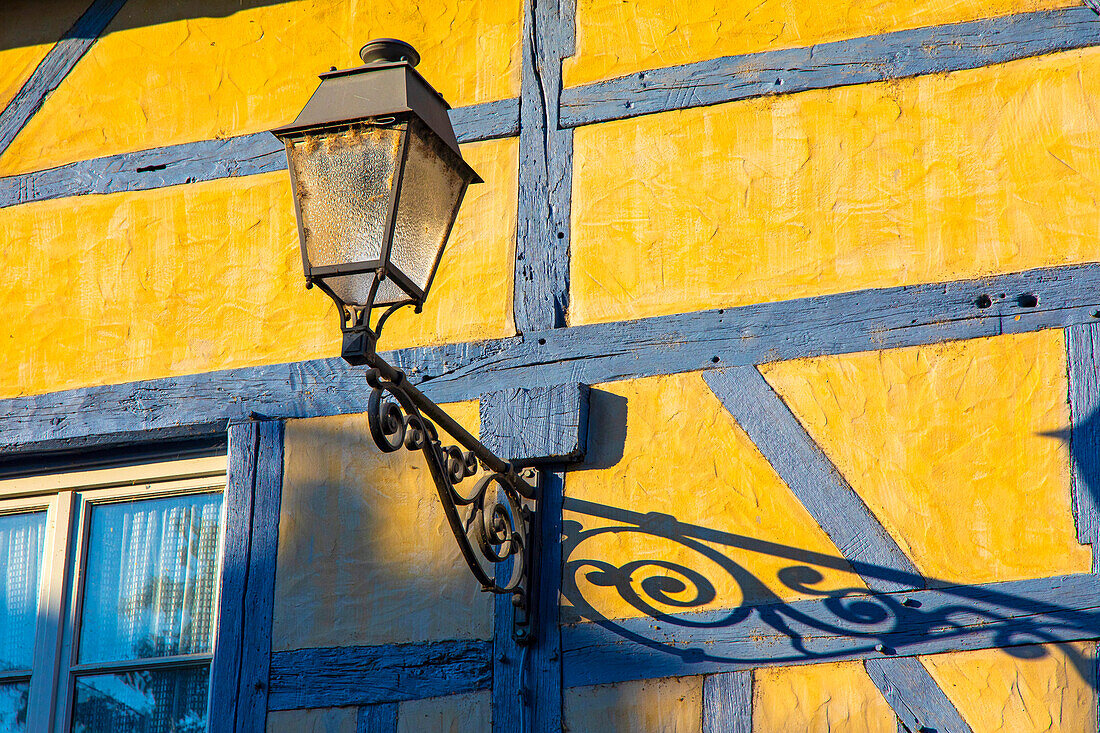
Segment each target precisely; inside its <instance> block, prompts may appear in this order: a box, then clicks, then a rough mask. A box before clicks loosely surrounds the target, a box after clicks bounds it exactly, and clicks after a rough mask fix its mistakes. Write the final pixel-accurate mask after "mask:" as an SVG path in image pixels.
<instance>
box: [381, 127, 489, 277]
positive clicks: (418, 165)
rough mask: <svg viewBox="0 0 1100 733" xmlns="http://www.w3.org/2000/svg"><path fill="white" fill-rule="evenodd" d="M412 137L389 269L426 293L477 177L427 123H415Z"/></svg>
mask: <svg viewBox="0 0 1100 733" xmlns="http://www.w3.org/2000/svg"><path fill="white" fill-rule="evenodd" d="M409 135H410V137H409V152H408V157H407V158H406V161H405V171H404V174H403V175H402V183H401V191H400V195H399V197H398V200H397V218H396V221H395V223H394V230H393V246H392V247H391V249H390V265H391V267H396V268H397V269H398V270H400V271H401V272H402V273H403V274H404V275H405V276H406V277H408V278H409V280H411V281H412V283H413V284H414V285H415V286H416V287H417V288H419V289H420V290H422V291H424V292H425V294H427V290H428V286H429V284H430V283H431V279H432V273H433V272H434V271H435V268H436V265H437V264H438V262H439V257H440V255H441V254H442V252H443V246H444V244H446V242H447V235H448V234H450V231H451V226H452V225H453V224H454V219H455V217H456V216H457V214H458V205H459V203H460V202H461V200H462V195H463V193H464V192H465V190H466V186H467V185H469V183H470V180H471V177H472V173H471V172H470V171H469V168H468V167H467V166H466V165H464V164H463V163H462V162H461V160H460V159H459V158H458V156H457V155H456V154H455V153H454V151H452V150H451V149H450V148H448V147H447V146H446V145H445V144H444V143H443V141H442V140H440V139H439V138H438V136H436V135H435V134H434V133H432V132H430V131H429V130H428V129H427V128H426V127H425V126H423V125H422V124H419V123H414V124H413V125H412V126H411V129H410V132H409Z"/></svg>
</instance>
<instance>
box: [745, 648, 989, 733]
mask: <svg viewBox="0 0 1100 733" xmlns="http://www.w3.org/2000/svg"><path fill="white" fill-rule="evenodd" d="M752 705H753V707H752V730H753V733H790V732H791V731H800V732H803V731H804V732H805V733H897V731H898V725H897V718H896V716H895V715H894V711H893V710H891V709H890V706H889V705H888V704H887V703H886V700H885V698H883V697H882V694H881V693H880V692H879V691H878V688H877V687H875V683H874V682H872V681H871V678H870V677H868V676H867V672H866V671H865V670H864V669H863V663H862V662H833V663H828V664H815V665H811V666H805V667H786V668H768V669H758V670H756V671H755V672H754V673H753V696H752ZM977 730H978V729H977V728H975V731H977Z"/></svg>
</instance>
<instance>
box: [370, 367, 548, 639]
mask: <svg viewBox="0 0 1100 733" xmlns="http://www.w3.org/2000/svg"><path fill="white" fill-rule="evenodd" d="M385 366H388V365H385ZM390 370H391V371H392V377H391V378H390V379H387V378H386V377H384V376H383V374H382V372H381V371H380V370H379V369H378V368H374V369H371V370H370V371H368V372H367V384H368V385H369V386H370V387H371V388H372V391H371V395H370V400H369V403H368V406H367V419H368V424H369V426H370V432H371V437H372V438H373V439H374V442H375V444H376V445H377V446H378V448H379V449H380V450H382V451H383V452H385V453H392V452H394V451H397V450H400V449H401V448H405V449H406V450H410V451H416V450H419V451H420V452H422V453H423V454H424V458H425V459H426V461H427V463H428V471H429V473H430V474H431V477H432V480H433V483H434V484H435V488H436V492H437V493H438V494H439V500H440V502H441V503H442V505H443V511H444V514H445V515H446V517H447V523H448V524H449V525H450V527H451V531H452V533H453V534H454V536H455V540H456V541H457V542H458V547H459V550H460V551H461V553H462V557H463V559H464V560H465V561H466V564H467V565H468V566H469V568H470V571H471V572H472V573H473V574H474V577H475V578H477V580H478V582H479V583H481V587H482V590H484V591H487V592H490V593H499V594H510V595H511V596H512V605H513V606H515V608H516V619H517V624H516V636H517V639H522V638H523V637H524V636H525V635H526V631H527V630H526V629H525V628H524V627H525V625H526V622H525V621H524V620H525V619H526V618H527V612H528V589H529V580H528V577H529V562H530V559H529V548H530V542H529V539H528V538H529V529H530V524H531V511H530V510H529V509H528V507H527V505H526V504H525V502H524V500H533V499H534V498H535V492H534V489H533V488H532V487H531V486H530V485H529V484H528V483H527V482H526V481H525V480H524V478H523V477H521V476H520V475H519V474H518V473H517V472H516V471H515V469H514V468H513V467H512V465H511V464H510V463H508V462H506V461H503V460H501V459H499V458H497V457H496V456H494V455H492V453H490V452H489V451H488V449H487V448H485V446H483V445H482V444H481V443H480V442H478V441H477V440H476V439H475V438H473V437H472V436H470V435H469V433H466V431H465V430H462V429H461V428H459V429H458V430H457V431H454V432H452V435H454V437H455V439H456V440H458V441H459V442H461V443H463V444H465V447H466V448H468V449H469V450H465V451H464V450H462V448H460V447H459V446H456V445H448V446H444V445H443V443H442V442H441V441H440V439H439V433H438V431H437V430H436V427H435V425H434V424H433V422H432V420H429V419H426V418H425V417H424V415H423V414H422V407H423V408H425V409H427V408H429V407H430V408H431V409H432V410H433V411H434V412H435V413H437V415H436V416H437V417H444V418H445V417H446V415H445V414H443V413H442V411H441V410H439V408H438V407H436V406H435V405H434V403H432V402H431V401H430V400H428V398H427V397H425V396H424V395H423V394H422V393H421V392H420V391H419V390H417V389H416V388H415V387H413V386H412V385H410V384H409V383H408V382H407V381H406V379H405V375H404V374H403V373H402V372H401V371H400V370H397V369H393V368H392V367H390ZM418 403H420V404H418ZM447 419H448V420H449V418H447ZM450 422H451V423H453V421H450ZM444 427H448V426H447V425H444ZM449 432H451V431H450V430H449ZM479 465H482V466H484V467H485V468H486V469H487V470H488V471H489V472H488V473H486V474H485V475H484V476H482V477H481V478H480V479H478V481H477V483H476V484H475V485H474V488H473V491H472V492H471V493H469V494H464V493H462V492H460V491H459V490H458V489H457V488H456V486H457V485H458V484H460V483H461V482H463V481H464V480H465V479H467V478H470V477H472V476H474V475H475V474H476V473H477V472H478V467H479ZM463 508H465V509H466V513H465V517H464V518H463V517H462V516H461V511H460V509H463ZM509 558H511V559H512V570H511V573H510V574H509V577H508V579H507V580H506V581H503V582H501V581H499V580H498V579H497V577H496V573H495V571H494V570H493V568H495V566H496V565H497V564H499V563H503V562H506V561H508V560H509ZM483 563H487V564H488V566H489V568H488V569H487V568H486V567H485V565H484V564H483Z"/></svg>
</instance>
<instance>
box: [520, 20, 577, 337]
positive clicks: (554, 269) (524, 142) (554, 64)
mask: <svg viewBox="0 0 1100 733" xmlns="http://www.w3.org/2000/svg"><path fill="white" fill-rule="evenodd" d="M524 8H525V11H524V17H523V78H522V83H521V87H520V106H519V115H520V130H519V199H518V206H519V209H518V212H517V219H516V263H515V273H516V275H515V281H514V297H513V301H512V306H513V314H514V317H515V323H516V329H517V330H518V331H520V332H526V331H542V330H546V329H550V328H560V327H562V326H564V325H565V312H566V308H567V307H568V305H569V237H570V229H569V227H570V223H569V222H570V207H571V202H572V191H573V132H572V130H567V129H563V128H562V127H561V125H560V124H559V123H558V109H559V105H558V96H559V95H560V94H561V86H562V76H561V61H562V59H563V58H564V57H566V56H570V55H572V54H573V51H574V14H575V5H574V0H526V2H525V3H524Z"/></svg>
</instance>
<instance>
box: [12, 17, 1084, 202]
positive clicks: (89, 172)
mask: <svg viewBox="0 0 1100 733" xmlns="http://www.w3.org/2000/svg"><path fill="white" fill-rule="evenodd" d="M1098 43H1100V18H1097V16H1096V13H1094V12H1093V11H1092V10H1090V9H1089V8H1070V9H1066V10H1054V11H1038V12H1032V13H1020V14H1017V15H1010V16H1005V17H1001V18H991V19H988V20H980V21H974V22H970V23H957V24H951V25H941V26H932V27H929V28H918V29H914V30H906V31H897V32H895V33H886V34H881V35H875V36H867V37H862V38H855V39H850V40H845V41H836V42H833V43H823V44H818V45H815V46H809V47H803V48H795V49H780V50H776V51H763V52H760V53H752V54H745V55H741V56H726V57H722V58H718V59H710V60H707V61H700V62H697V63H692V64H685V65H682V66H672V67H666V68H660V69H651V70H647V71H644V72H640V73H638V74H630V75H628V76H623V77H619V78H616V79H609V80H606V81H600V82H596V83H594V84H587V85H584V86H579V87H571V88H567V89H563V90H562V93H561V107H560V125H561V126H562V127H563V128H566V129H568V128H572V127H577V126H580V125H586V124H593V123H599V122H606V121H609V120H616V119H623V118H627V117H636V116H639V115H645V114H653V113H658V112H667V111H670V110H675V109H686V108H690V107H700V106H708V105H714V104H722V103H724V102H732V101H736V100H738V99H747V98H751V97H759V96H764V95H779V94H792V93H795V92H801V91H806V90H809V89H823V88H829V87H839V86H848V85H853V84H866V83H870V82H878V81H883V80H887V79H897V78H903V77H908V76H917V75H922V74H932V73H940V72H945V71H959V70H963V69H972V68H978V67H982V66H988V65H991V64H997V63H1003V62H1006V61H1011V60H1014V59H1020V58H1028V57H1032V56H1038V55H1042V54H1048V53H1054V52H1057V51H1065V50H1070V49H1074V48H1083V47H1088V46H1094V45H1097V44H1098ZM519 107H520V105H519V100H518V99H505V100H500V101H496V102H488V103H484V104H476V105H471V106H469V107H460V108H458V109H455V110H452V111H451V118H452V121H453V122H454V125H455V131H456V133H457V134H458V138H459V140H460V141H462V142H472V141H475V140H490V139H495V138H500V137H511V136H515V135H518V134H519V127H520V121H519V117H520V109H519ZM285 165H286V162H285V160H283V155H282V149H281V148H280V147H279V145H278V142H277V141H275V140H274V139H273V138H272V137H271V136H270V135H268V134H267V133H253V134H250V135H238V136H236V137H231V138H227V139H224V140H202V141H198V142H193V143H184V144H181V145H170V146H167V147H162V148H153V149H150V150H142V151H137V152H134V153H123V154H119V155H111V156H107V157H103V158H96V159H93V160H85V161H79V162H75V163H70V164H68V165H63V166H59V167H56V168H50V169H48V170H44V171H35V172H33V173H26V174H22V175H17V176H9V177H7V178H0V208H4V207H7V206H14V205H17V204H21V203H28V202H31V201H41V200H46V199H52V198H61V197H65V196H80V195H85V194H95V193H113V192H118V191H139V190H146V189H152V188H160V187H163V186H176V185H181V184H186V183H194V182H196V181H208V180H214V179H219V178H227V177H234V176H246V175H253V174H256V173H266V172H270V171H275V170H281V169H282V168H284V167H285Z"/></svg>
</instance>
